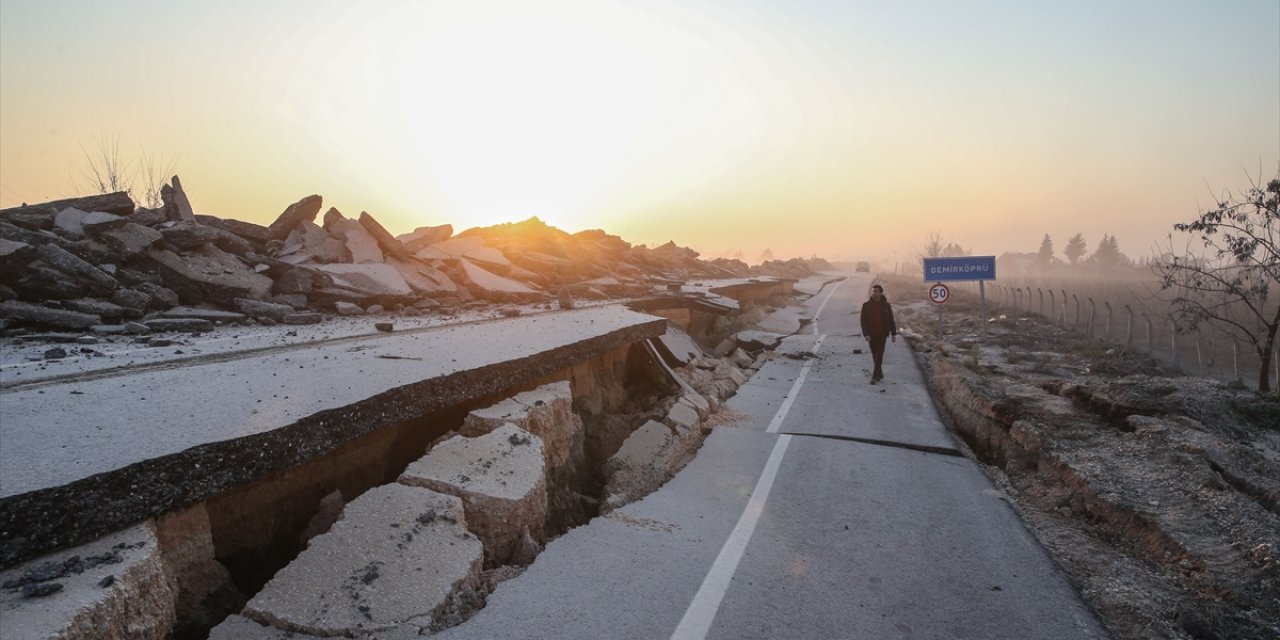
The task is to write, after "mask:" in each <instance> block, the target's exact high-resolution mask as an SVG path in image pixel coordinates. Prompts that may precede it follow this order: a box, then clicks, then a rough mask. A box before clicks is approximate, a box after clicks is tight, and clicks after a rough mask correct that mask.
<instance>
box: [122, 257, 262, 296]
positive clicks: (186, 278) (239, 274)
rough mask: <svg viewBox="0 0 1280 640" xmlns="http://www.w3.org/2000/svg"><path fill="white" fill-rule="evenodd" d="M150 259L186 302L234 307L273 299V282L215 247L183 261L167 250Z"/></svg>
mask: <svg viewBox="0 0 1280 640" xmlns="http://www.w3.org/2000/svg"><path fill="white" fill-rule="evenodd" d="M147 255H148V256H149V257H150V258H151V259H152V260H153V261H155V263H156V264H157V265H159V267H160V273H161V276H162V277H163V278H164V282H165V284H166V285H167V286H169V287H170V288H172V289H173V290H174V291H175V292H177V294H178V296H179V298H180V299H182V300H183V301H187V302H206V301H208V302H215V303H218V304H225V305H231V304H234V302H235V299H236V298H249V299H252V300H264V299H266V298H269V297H271V285H272V281H271V278H268V277H267V276H264V275H262V274H260V273H256V272H254V271H253V270H252V269H250V268H249V267H248V266H247V265H246V264H244V263H243V262H241V261H240V260H239V259H238V258H236V257H235V256H234V255H231V254H229V253H227V252H225V251H222V250H221V249H218V248H216V247H211V246H209V245H204V246H203V247H202V251H201V253H198V254H191V255H186V256H182V257H180V256H178V255H177V254H175V253H174V252H172V251H169V250H167V249H151V250H149V251H148V252H147Z"/></svg>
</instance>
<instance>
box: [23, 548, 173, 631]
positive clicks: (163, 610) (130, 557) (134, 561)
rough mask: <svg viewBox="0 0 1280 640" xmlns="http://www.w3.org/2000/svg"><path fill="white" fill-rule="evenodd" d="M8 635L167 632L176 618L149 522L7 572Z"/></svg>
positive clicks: (163, 568)
mask: <svg viewBox="0 0 1280 640" xmlns="http://www.w3.org/2000/svg"><path fill="white" fill-rule="evenodd" d="M0 584H3V585H4V587H3V588H0V636H3V637H4V638H5V640H49V639H56V640H98V639H99V638H165V637H167V636H168V635H169V633H170V631H171V630H172V629H173V625H174V621H175V619H176V613H175V599H174V595H173V593H172V591H171V590H170V588H169V582H168V579H167V578H166V575H165V567H164V564H163V561H162V559H161V554H160V551H159V545H158V542H157V540H156V538H155V536H154V535H153V534H152V532H151V530H150V528H149V527H147V526H146V525H138V526H135V527H132V528H130V529H126V530H124V531H121V532H118V533H114V534H111V535H107V536H105V537H103V538H101V539H99V540H96V541H94V542H91V543H89V544H86V545H83V546H80V547H76V548H73V549H67V550H65V551H60V552H58V553H55V554H51V555H48V556H45V557H42V558H37V559H35V560H31V561H30V562H27V563H25V564H22V565H18V566H16V567H14V568H12V569H9V570H7V571H4V572H3V573H0Z"/></svg>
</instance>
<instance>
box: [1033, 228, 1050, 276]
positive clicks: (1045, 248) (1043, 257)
mask: <svg viewBox="0 0 1280 640" xmlns="http://www.w3.org/2000/svg"><path fill="white" fill-rule="evenodd" d="M1051 264H1053V240H1051V239H1050V238H1049V234H1047V233H1046V234H1044V240H1041V241H1040V251H1039V252H1038V253H1037V254H1036V266H1038V267H1040V270H1041V271H1048V270H1049V265H1051Z"/></svg>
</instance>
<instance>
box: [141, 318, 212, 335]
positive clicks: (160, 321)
mask: <svg viewBox="0 0 1280 640" xmlns="http://www.w3.org/2000/svg"><path fill="white" fill-rule="evenodd" d="M140 324H142V325H143V326H145V327H146V328H148V329H150V330H151V331H189V332H201V333H203V332H206V331H213V322H211V321H209V320H204V319H202V318H152V319H150V320H146V321H144V322H142V323H140Z"/></svg>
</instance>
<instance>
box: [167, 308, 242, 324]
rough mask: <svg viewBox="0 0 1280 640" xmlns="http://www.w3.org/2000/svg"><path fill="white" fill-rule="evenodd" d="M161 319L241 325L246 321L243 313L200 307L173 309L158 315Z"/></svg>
mask: <svg viewBox="0 0 1280 640" xmlns="http://www.w3.org/2000/svg"><path fill="white" fill-rule="evenodd" d="M160 317H161V318H197V319H200V320H208V321H209V322H234V323H241V322H244V321H245V320H247V319H248V317H247V316H246V315H245V314H243V313H236V312H235V311H223V310H222V309H207V308H201V307H174V308H172V309H169V310H167V311H163V312H161V313H160Z"/></svg>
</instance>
